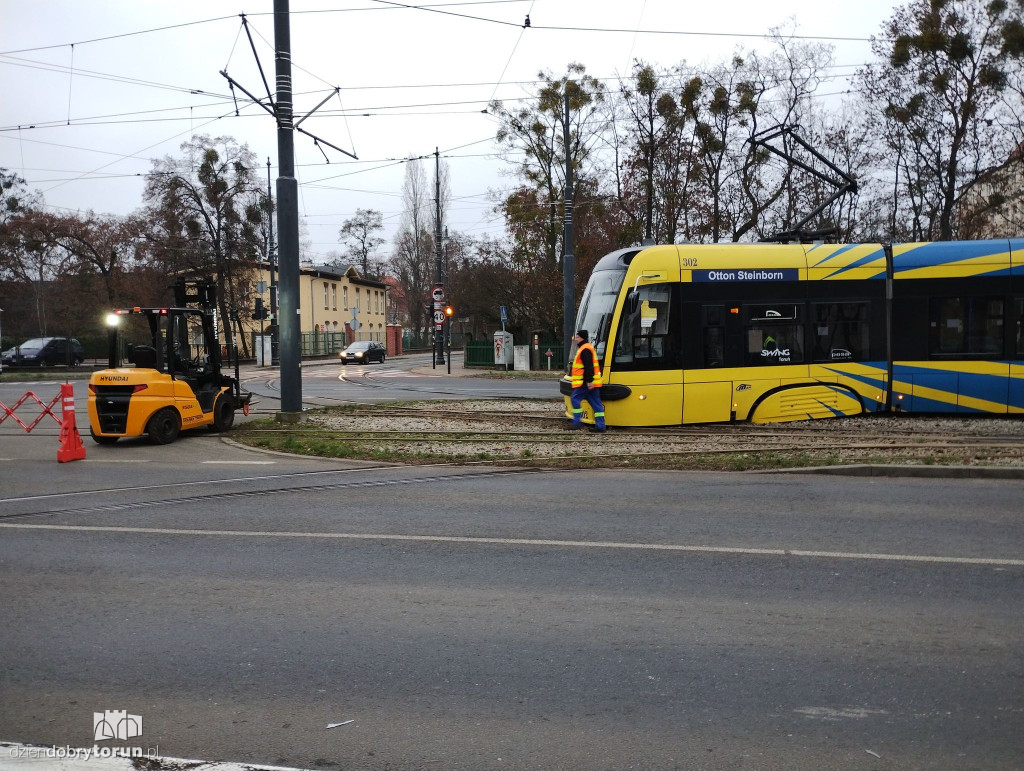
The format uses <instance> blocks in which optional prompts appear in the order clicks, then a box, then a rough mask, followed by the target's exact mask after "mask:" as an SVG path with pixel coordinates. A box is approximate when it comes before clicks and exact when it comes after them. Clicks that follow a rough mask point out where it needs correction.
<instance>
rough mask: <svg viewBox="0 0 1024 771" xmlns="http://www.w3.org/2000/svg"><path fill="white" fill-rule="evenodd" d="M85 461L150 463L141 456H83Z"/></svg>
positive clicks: (150, 461)
mask: <svg viewBox="0 0 1024 771" xmlns="http://www.w3.org/2000/svg"><path fill="white" fill-rule="evenodd" d="M85 462H86V463H152V462H153V461H152V460H144V459H142V458H134V459H133V458H85Z"/></svg>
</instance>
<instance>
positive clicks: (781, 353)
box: [761, 335, 791, 362]
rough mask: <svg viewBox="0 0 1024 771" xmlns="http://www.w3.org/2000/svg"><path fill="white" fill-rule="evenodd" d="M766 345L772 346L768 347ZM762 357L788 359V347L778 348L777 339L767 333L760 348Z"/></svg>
mask: <svg viewBox="0 0 1024 771" xmlns="http://www.w3.org/2000/svg"><path fill="white" fill-rule="evenodd" d="M768 346H772V347H771V348H769V347H768ZM761 356H762V358H774V359H778V360H779V361H780V362H781V361H789V360H790V356H791V354H790V352H789V349H788V348H779V343H778V341H777V340H776V339H775V338H774V337H772V336H771V335H769V336H768V337H766V338H765V339H764V347H763V348H762V349H761Z"/></svg>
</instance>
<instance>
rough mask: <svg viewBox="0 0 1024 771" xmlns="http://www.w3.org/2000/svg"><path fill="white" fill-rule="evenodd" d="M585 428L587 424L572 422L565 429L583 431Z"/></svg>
mask: <svg viewBox="0 0 1024 771" xmlns="http://www.w3.org/2000/svg"><path fill="white" fill-rule="evenodd" d="M584 428H586V426H585V425H583V424H582V423H570V424H569V425H567V426H566V427H565V430H566V431H582V430H583V429H584Z"/></svg>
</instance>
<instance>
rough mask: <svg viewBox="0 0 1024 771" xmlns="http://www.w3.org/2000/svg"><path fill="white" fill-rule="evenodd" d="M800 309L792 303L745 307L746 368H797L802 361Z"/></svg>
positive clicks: (802, 343)
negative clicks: (759, 366) (788, 365)
mask: <svg viewBox="0 0 1024 771" xmlns="http://www.w3.org/2000/svg"><path fill="white" fill-rule="evenodd" d="M801 309H802V308H801V306H800V305H797V304H795V303H778V304H774V305H748V306H747V307H746V312H747V313H746V316H747V318H746V341H747V348H746V364H747V365H750V366H754V365H773V364H798V363H801V362H803V360H804V329H803V324H802V323H801V321H802V320H801V313H800V311H801Z"/></svg>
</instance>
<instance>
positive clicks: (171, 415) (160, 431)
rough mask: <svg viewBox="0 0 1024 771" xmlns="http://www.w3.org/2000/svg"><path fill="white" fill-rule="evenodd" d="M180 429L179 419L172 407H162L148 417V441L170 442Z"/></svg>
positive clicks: (155, 442)
mask: <svg viewBox="0 0 1024 771" xmlns="http://www.w3.org/2000/svg"><path fill="white" fill-rule="evenodd" d="M180 430H181V420H180V419H179V418H178V411H177V410H176V409H174V408H173V407H164V408H163V409H162V410H160V411H158V412H157V413H156V414H155V415H154V416H153V417H151V418H150V419H149V429H148V433H149V441H151V442H152V443H153V444H170V443H171V442H173V441H174V440H175V439H177V438H178V432H179V431H180Z"/></svg>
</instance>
